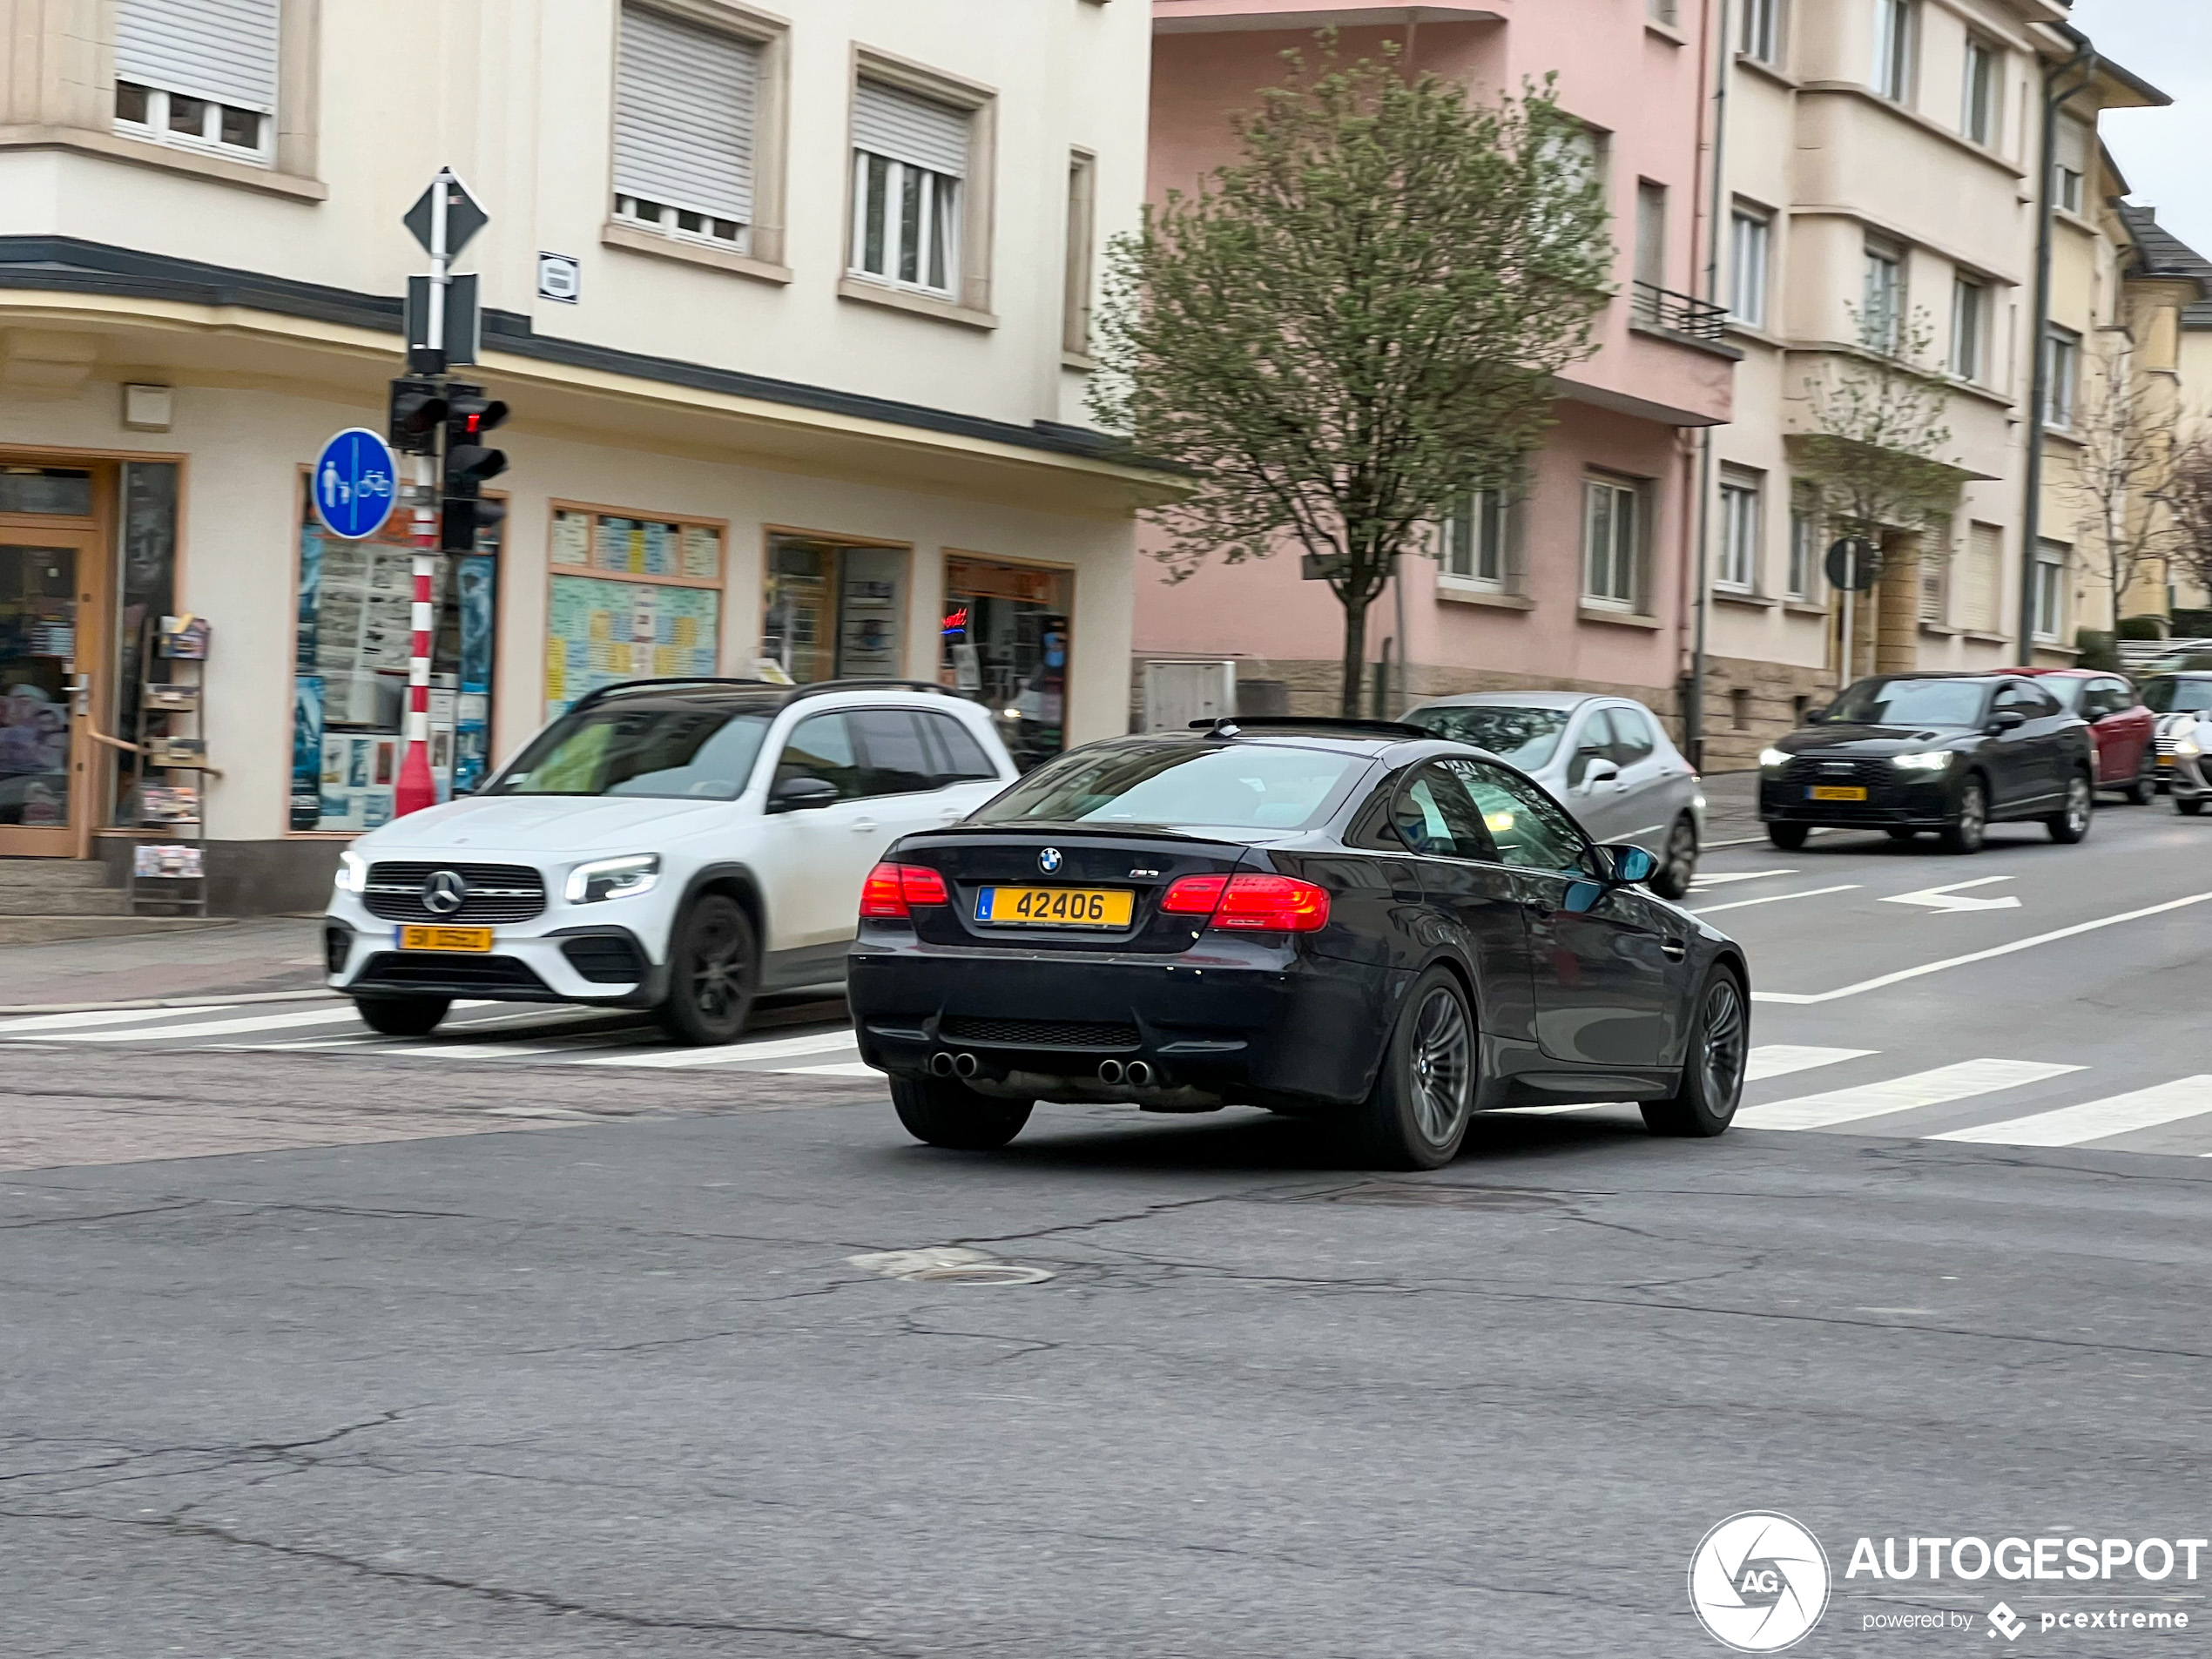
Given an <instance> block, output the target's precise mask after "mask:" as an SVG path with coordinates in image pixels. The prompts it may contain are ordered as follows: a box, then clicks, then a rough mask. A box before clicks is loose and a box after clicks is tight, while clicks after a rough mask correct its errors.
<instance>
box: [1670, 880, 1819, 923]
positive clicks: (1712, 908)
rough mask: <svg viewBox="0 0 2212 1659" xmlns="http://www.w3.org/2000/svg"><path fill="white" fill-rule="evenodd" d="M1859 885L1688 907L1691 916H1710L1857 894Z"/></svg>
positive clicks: (1817, 888)
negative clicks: (1791, 901) (1729, 911)
mask: <svg viewBox="0 0 2212 1659" xmlns="http://www.w3.org/2000/svg"><path fill="white" fill-rule="evenodd" d="M1858 887H1859V884H1858V882H1856V881H1846V882H1844V884H1843V885H1842V886H1841V887H1807V888H1805V889H1804V890H1803V891H1802V892H1799V893H1770V894H1767V895H1766V897H1764V899H1736V900H1730V902H1729V903H1727V904H1701V905H1692V906H1690V907H1689V914H1691V915H1693V916H1710V915H1714V914H1717V913H1719V912H1720V911H1723V910H1742V909H1744V908H1746V907H1749V906H1751V905H1755V904H1780V903H1781V902H1782V901H1783V900H1785V899H1817V898H1819V897H1821V896H1822V895H1823V894H1830V893H1857V892H1858Z"/></svg>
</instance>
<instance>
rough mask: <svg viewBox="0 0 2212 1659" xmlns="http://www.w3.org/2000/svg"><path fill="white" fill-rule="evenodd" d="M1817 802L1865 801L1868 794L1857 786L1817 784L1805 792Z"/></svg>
mask: <svg viewBox="0 0 2212 1659" xmlns="http://www.w3.org/2000/svg"><path fill="white" fill-rule="evenodd" d="M1805 793H1806V794H1808V795H1810V796H1811V797H1812V798H1813V799H1815V800H1865V799H1866V792H1865V790H1864V789H1861V788H1859V787H1858V786H1856V785H1851V786H1845V785H1843V784H1815V785H1813V786H1812V787H1811V788H1810V789H1808V790H1806V791H1805Z"/></svg>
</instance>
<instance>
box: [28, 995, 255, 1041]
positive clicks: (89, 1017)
mask: <svg viewBox="0 0 2212 1659" xmlns="http://www.w3.org/2000/svg"><path fill="white" fill-rule="evenodd" d="M222 1006H223V1004H221V1003H220V1002H211V1003H209V1004H207V1006H206V1007H205V1008H93V1009H90V1010H88V1011H86V1012H84V1013H81V1014H41V1015H37V1016H35V1017H33V1018H31V1019H27V1020H10V1021H8V1022H6V1023H4V1024H0V1037H12V1036H15V1035H17V1034H18V1033H20V1032H24V1031H73V1030H79V1029H82V1028H85V1027H88V1026H96V1025H130V1024H132V1023H136V1024H138V1025H144V1024H145V1023H146V1022H148V1021H151V1020H173V1019H177V1018H179V1017H180V1016H189V1015H199V1014H212V1013H214V1012H215V1011H216V1010H217V1009H219V1008H221V1007H222Z"/></svg>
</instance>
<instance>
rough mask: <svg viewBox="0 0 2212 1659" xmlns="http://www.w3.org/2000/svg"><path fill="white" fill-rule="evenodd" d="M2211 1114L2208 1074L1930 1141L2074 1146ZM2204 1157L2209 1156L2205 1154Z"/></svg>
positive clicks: (1954, 1132)
mask: <svg viewBox="0 0 2212 1659" xmlns="http://www.w3.org/2000/svg"><path fill="white" fill-rule="evenodd" d="M2207 1112H2212V1076H2196V1077H2182V1078H2177V1079H2175V1081H2174V1082H2170V1083H2160V1084H2159V1085H2157V1087H2155V1088H2153V1089H2136V1090H2135V1091H2134V1093H2133V1094H2129V1095H2114V1096H2112V1097H2111V1098H2110V1099H2108V1100H2091V1101H2084V1102H2083V1103H2081V1104H2080V1105H2079V1106H2061V1107H2060V1108H2059V1109H2057V1110H2055V1111H2048V1112H2036V1113H2033V1115H2031V1116H2027V1117H2014V1118H2010V1119H2008V1120H2006V1122H2004V1123H1980V1124H1977V1125H1976V1126H1975V1127H1973V1129H1954V1130H1950V1131H1949V1132H1948V1133H1946V1134H1942V1135H1931V1136H1928V1137H1927V1138H1928V1139H1930V1140H1932V1141H1978V1142H1980V1143H1983V1144H1985V1145H1990V1146H2079V1145H2080V1144H2081V1143H2082V1142H2084V1141H2101V1140H2106V1139H2107V1138H2109V1137H2110V1136H2114V1135H2128V1134H2133V1133H2134V1131H2135V1130H2139V1129H2156V1128H2158V1127H2159V1125H2161V1123H2178V1122H2180V1121H2181V1120H2182V1118H2185V1117H2200V1116H2203V1115H2204V1114H2205V1113H2207ZM2207 1156H2212V1154H2208V1155H2207Z"/></svg>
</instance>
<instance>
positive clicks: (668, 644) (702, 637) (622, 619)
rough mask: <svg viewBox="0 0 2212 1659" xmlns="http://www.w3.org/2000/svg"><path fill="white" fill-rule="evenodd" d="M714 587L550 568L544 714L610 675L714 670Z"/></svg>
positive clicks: (717, 604) (717, 612)
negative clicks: (563, 572) (559, 572)
mask: <svg viewBox="0 0 2212 1659" xmlns="http://www.w3.org/2000/svg"><path fill="white" fill-rule="evenodd" d="M721 619H722V595H721V594H720V592H719V591H718V590H715V589H712V588H683V587H674V586H671V585H667V584H664V583H645V582H614V581H609V580H607V579H606V578H604V577H577V576H556V577H554V578H553V594H552V603H551V604H550V608H549V611H548V615H547V619H546V629H545V632H546V645H545V718H547V719H549V720H550V719H552V718H555V717H556V716H557V715H560V714H562V713H564V712H566V711H567V709H568V706H569V705H570V704H571V703H573V702H575V701H576V700H577V698H580V697H582V696H583V695H584V694H585V693H586V692H588V691H597V690H598V689H599V687H601V686H603V685H614V684H616V683H617V681H621V680H631V679H645V678H660V677H664V676H671V675H686V674H691V675H698V676H699V677H701V678H707V677H711V675H713V673H714V672H715V671H716V659H717V658H718V651H717V642H718V640H719V638H720V637H721Z"/></svg>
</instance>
